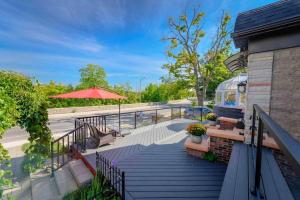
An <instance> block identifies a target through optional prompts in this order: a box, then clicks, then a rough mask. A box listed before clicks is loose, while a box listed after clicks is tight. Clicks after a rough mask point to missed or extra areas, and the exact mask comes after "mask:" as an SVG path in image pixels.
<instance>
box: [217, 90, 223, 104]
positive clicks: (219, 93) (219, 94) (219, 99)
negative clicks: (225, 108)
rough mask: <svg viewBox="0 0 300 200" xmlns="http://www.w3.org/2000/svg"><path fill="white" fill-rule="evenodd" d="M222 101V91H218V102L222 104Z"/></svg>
mask: <svg viewBox="0 0 300 200" xmlns="http://www.w3.org/2000/svg"><path fill="white" fill-rule="evenodd" d="M221 103H222V92H217V94H216V104H217V105H220V104H221Z"/></svg>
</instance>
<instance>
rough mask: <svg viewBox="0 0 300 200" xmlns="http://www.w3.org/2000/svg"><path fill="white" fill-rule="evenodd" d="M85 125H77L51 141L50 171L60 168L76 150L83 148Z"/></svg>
mask: <svg viewBox="0 0 300 200" xmlns="http://www.w3.org/2000/svg"><path fill="white" fill-rule="evenodd" d="M86 128H87V127H86V125H85V124H81V125H78V126H77V127H76V128H75V129H74V130H72V131H70V132H68V133H67V134H65V135H63V136H61V137H60V138H57V139H55V140H54V141H52V142H51V171H52V174H53V172H54V171H55V170H57V169H59V168H61V167H62V166H64V165H65V164H66V163H68V162H69V161H70V160H71V159H72V158H73V156H74V153H76V151H82V150H83V149H84V148H85V138H86V136H85V133H86Z"/></svg>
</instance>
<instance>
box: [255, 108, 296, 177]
mask: <svg viewBox="0 0 300 200" xmlns="http://www.w3.org/2000/svg"><path fill="white" fill-rule="evenodd" d="M253 107H254V109H255V110H256V112H257V114H258V116H259V118H260V119H261V120H262V122H263V124H264V126H265V128H266V129H267V130H268V131H269V132H270V133H271V134H272V136H273V138H274V139H275V141H276V143H277V144H278V146H279V147H280V150H282V151H283V153H284V154H285V155H286V156H287V158H288V159H289V161H290V162H291V164H292V165H294V166H295V167H296V170H297V172H298V173H299V174H300V143H299V142H298V141H297V140H296V139H295V138H293V137H292V136H291V135H290V134H289V133H288V132H287V131H286V130H285V129H283V128H282V127H281V126H280V125H279V124H278V123H277V122H275V121H274V120H273V119H272V118H271V117H270V116H269V115H268V114H266V113H265V112H264V111H263V110H262V109H261V108H260V107H259V106H258V105H257V104H254V105H253Z"/></svg>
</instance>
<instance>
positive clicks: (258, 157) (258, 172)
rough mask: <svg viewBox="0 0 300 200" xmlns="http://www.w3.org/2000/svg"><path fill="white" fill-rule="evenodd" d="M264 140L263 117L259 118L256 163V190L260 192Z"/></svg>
mask: <svg viewBox="0 0 300 200" xmlns="http://www.w3.org/2000/svg"><path fill="white" fill-rule="evenodd" d="M262 141H263V123H262V120H261V118H259V120H258V138H257V149H256V163H255V186H254V187H255V188H254V189H255V192H256V193H257V192H258V193H259V187H260V177H261V159H262Z"/></svg>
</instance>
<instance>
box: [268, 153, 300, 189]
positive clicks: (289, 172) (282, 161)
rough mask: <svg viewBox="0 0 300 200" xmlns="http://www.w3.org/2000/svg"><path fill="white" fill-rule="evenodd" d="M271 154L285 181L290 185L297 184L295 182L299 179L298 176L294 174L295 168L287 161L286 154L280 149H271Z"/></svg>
mask: <svg viewBox="0 0 300 200" xmlns="http://www.w3.org/2000/svg"><path fill="white" fill-rule="evenodd" d="M273 155H274V157H275V159H276V161H277V163H278V166H279V168H280V171H281V173H282V175H283V176H284V177H285V180H286V181H287V183H288V184H289V185H290V186H292V185H295V184H297V182H299V180H300V177H299V176H297V175H296V173H295V169H294V168H293V167H292V165H291V164H290V163H289V161H288V160H287V158H286V156H285V155H284V154H283V153H282V152H281V151H280V150H273ZM298 187H299V186H298Z"/></svg>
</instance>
